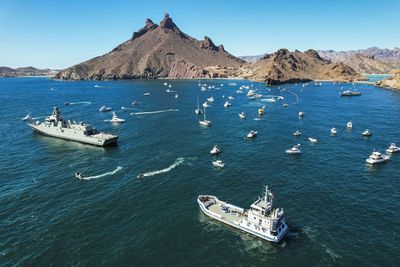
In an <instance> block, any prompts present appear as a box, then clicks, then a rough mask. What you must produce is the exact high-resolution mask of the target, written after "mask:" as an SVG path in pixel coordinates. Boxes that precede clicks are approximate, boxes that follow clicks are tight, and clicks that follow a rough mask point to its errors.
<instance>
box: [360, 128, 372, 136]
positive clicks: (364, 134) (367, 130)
mask: <svg viewBox="0 0 400 267" xmlns="http://www.w3.org/2000/svg"><path fill="white" fill-rule="evenodd" d="M362 135H363V136H371V135H372V132H371V131H370V130H369V129H366V130H365V131H364V132H362Z"/></svg>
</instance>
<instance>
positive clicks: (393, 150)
mask: <svg viewBox="0 0 400 267" xmlns="http://www.w3.org/2000/svg"><path fill="white" fill-rule="evenodd" d="M399 151H400V147H397V146H396V144H395V143H391V144H390V146H389V147H388V149H386V152H388V153H397V152H399Z"/></svg>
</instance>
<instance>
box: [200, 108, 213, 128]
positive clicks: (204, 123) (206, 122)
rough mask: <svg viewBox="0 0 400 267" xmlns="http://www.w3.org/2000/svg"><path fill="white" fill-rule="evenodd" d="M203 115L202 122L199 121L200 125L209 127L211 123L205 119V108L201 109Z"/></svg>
mask: <svg viewBox="0 0 400 267" xmlns="http://www.w3.org/2000/svg"><path fill="white" fill-rule="evenodd" d="M203 113H204V115H203V120H200V121H199V123H200V125H203V126H207V127H208V126H211V121H209V120H207V119H206V109H205V108H204V109H203Z"/></svg>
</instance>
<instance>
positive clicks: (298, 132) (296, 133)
mask: <svg viewBox="0 0 400 267" xmlns="http://www.w3.org/2000/svg"><path fill="white" fill-rule="evenodd" d="M293 135H294V136H300V135H301V132H300V131H299V130H297V131H295V132H294V133H293Z"/></svg>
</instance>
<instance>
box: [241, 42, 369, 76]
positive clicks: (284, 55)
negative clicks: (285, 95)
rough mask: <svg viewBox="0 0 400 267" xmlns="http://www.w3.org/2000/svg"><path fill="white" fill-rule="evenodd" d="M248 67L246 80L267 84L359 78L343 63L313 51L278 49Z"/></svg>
mask: <svg viewBox="0 0 400 267" xmlns="http://www.w3.org/2000/svg"><path fill="white" fill-rule="evenodd" d="M248 68H249V69H250V70H251V71H250V74H249V76H248V77H247V78H248V79H250V80H253V81H258V82H267V83H268V84H282V83H288V82H302V81H311V80H336V81H345V82H350V81H355V80H359V79H361V77H360V76H359V75H358V74H357V73H356V71H354V70H353V69H352V68H351V67H349V66H347V65H346V64H343V63H331V62H330V61H329V60H327V59H323V58H321V57H320V56H319V54H318V52H317V51H315V50H312V49H310V50H307V51H305V52H304V53H303V52H300V51H298V50H296V51H294V52H290V51H289V50H287V49H280V50H278V51H277V52H275V53H273V54H267V55H265V56H264V57H262V59H261V60H258V61H257V62H255V63H254V64H252V65H249V67H248Z"/></svg>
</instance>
